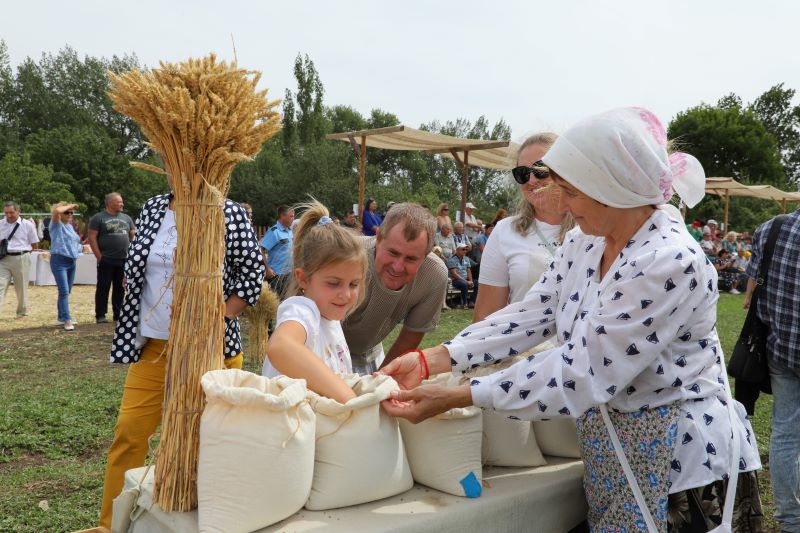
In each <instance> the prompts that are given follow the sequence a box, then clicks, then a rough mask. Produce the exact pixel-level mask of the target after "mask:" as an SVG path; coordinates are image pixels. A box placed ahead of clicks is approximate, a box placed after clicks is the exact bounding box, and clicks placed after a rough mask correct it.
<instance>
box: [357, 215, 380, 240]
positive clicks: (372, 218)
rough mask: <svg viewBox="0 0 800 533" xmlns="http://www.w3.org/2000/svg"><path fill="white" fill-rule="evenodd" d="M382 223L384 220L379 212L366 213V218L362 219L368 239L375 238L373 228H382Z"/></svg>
mask: <svg viewBox="0 0 800 533" xmlns="http://www.w3.org/2000/svg"><path fill="white" fill-rule="evenodd" d="M381 222H383V219H382V218H381V216H380V215H379V214H378V212H377V211H376V212H374V213H372V212H370V211H364V216H362V217H361V225H362V227H363V228H364V235H367V236H368V237H374V236H375V232H374V231H372V227H373V226H380V225H381Z"/></svg>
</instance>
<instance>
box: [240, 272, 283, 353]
mask: <svg viewBox="0 0 800 533" xmlns="http://www.w3.org/2000/svg"><path fill="white" fill-rule="evenodd" d="M280 303H281V302H280V299H279V298H278V295H277V294H275V293H274V292H272V289H270V287H269V284H268V283H264V286H263V287H262V289H261V296H259V298H258V303H257V304H256V305H254V306H253V307H248V308H247V309H245V311H244V313H242V315H243V316H244V317H245V318H247V322H248V324H249V325H250V328H249V330H248V331H249V332H248V341H247V352H246V353H247V354H248V358H249V359H250V361H251V362H252V363H253V364H261V363H263V362H264V356H265V355H266V353H267V343H268V341H269V321H270V320H274V319H275V316H276V315H277V313H278V306H279V305H280Z"/></svg>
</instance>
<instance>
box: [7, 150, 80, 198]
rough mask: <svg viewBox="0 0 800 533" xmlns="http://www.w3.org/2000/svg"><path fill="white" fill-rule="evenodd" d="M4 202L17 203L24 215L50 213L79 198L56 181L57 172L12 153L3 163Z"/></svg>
mask: <svg viewBox="0 0 800 533" xmlns="http://www.w3.org/2000/svg"><path fill="white" fill-rule="evenodd" d="M0 200H3V201H6V200H13V201H15V202H17V203H18V204H20V207H22V210H23V211H39V212H47V211H50V206H51V205H52V204H54V203H56V202H60V201H74V200H75V197H74V196H73V195H72V193H71V192H70V190H69V187H68V186H67V185H66V184H64V183H59V182H57V181H54V180H53V169H52V168H50V167H48V166H46V165H37V164H33V163H31V161H30V157H29V156H28V155H27V154H23V153H19V152H9V153H7V154H6V155H5V156H4V157H3V158H2V159H0Z"/></svg>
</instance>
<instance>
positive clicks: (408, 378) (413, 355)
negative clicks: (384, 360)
mask: <svg viewBox="0 0 800 533" xmlns="http://www.w3.org/2000/svg"><path fill="white" fill-rule="evenodd" d="M378 374H383V375H386V376H390V377H391V378H393V379H394V380H395V381H396V382H397V384H398V385H399V386H400V388H401V389H403V390H409V389H413V388H414V387H416V386H418V385H419V384H420V383H422V374H423V372H422V367H421V366H420V357H419V354H418V353H417V352H408V353H405V354H403V355H401V356H400V357H398V358H396V359H395V360H394V361H392V362H391V363H389V364H388V365H386V366H385V367H383V368H381V369H380V370H379V371H378Z"/></svg>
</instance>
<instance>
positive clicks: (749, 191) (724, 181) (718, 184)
mask: <svg viewBox="0 0 800 533" xmlns="http://www.w3.org/2000/svg"><path fill="white" fill-rule="evenodd" d="M706 193H708V194H714V195H716V196H720V197H721V198H723V199H724V200H725V215H724V219H723V220H724V223H725V228H726V230H727V228H728V207H729V205H730V199H731V196H750V197H752V198H762V199H764V200H773V201H775V202H776V203H777V204H778V205H780V206H781V209H782V210H783V212H784V213H785V212H786V202H800V192H786V191H782V190H780V189H778V188H776V187H773V186H772V185H745V184H744V183H740V182H738V181H736V180H735V179H733V178H724V177H712V178H706Z"/></svg>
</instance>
